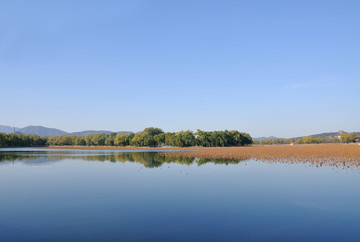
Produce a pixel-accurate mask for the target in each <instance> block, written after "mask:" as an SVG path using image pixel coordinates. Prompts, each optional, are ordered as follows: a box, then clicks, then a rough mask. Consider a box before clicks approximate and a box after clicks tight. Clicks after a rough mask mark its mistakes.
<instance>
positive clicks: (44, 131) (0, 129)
mask: <svg viewBox="0 0 360 242" xmlns="http://www.w3.org/2000/svg"><path fill="white" fill-rule="evenodd" d="M13 131H14V128H13V127H10V126H5V125H0V133H12V132H13ZM15 131H16V133H17V134H36V135H39V136H50V135H77V136H85V135H87V134H101V133H105V134H110V133H113V131H109V130H85V131H80V132H73V133H69V132H65V131H63V130H60V129H54V128H48V127H44V126H27V127H25V128H15ZM116 133H117V134H119V133H126V134H130V133H133V132H131V131H118V132H116Z"/></svg>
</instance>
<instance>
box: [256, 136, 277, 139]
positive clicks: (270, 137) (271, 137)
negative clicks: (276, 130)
mask: <svg viewBox="0 0 360 242" xmlns="http://www.w3.org/2000/svg"><path fill="white" fill-rule="evenodd" d="M253 139H254V140H268V139H279V138H277V137H274V136H269V137H259V138H253Z"/></svg>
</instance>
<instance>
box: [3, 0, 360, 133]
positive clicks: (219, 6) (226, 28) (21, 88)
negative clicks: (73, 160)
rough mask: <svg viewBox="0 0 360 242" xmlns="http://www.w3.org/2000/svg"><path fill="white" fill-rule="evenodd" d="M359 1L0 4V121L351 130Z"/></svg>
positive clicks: (67, 126)
mask: <svg viewBox="0 0 360 242" xmlns="http://www.w3.org/2000/svg"><path fill="white" fill-rule="evenodd" d="M359 13H360V1H357V0H355V1H346V0H339V1H330V0H324V1H316V0H311V1H288V0H286V1H269V0H264V1H256V0H255V1H254V0H249V1H240V0H238V1H220V0H219V1H209V0H207V1H200V0H195V1H194V0H192V1H135V0H131V1H100V0H99V1H77V0H75V1H73V0H71V1H64V0H61V1H16V0H9V1H3V0H0V88H1V89H0V90H1V91H0V111H1V114H0V124H2V125H10V126H16V127H24V126H27V125H43V126H47V127H53V128H60V129H63V130H65V131H69V132H72V131H80V130H85V129H107V130H113V131H119V130H131V131H140V130H142V129H144V128H145V127H149V126H156V127H160V128H162V129H163V130H164V131H180V130H187V129H190V130H194V131H196V129H198V128H199V129H202V130H224V129H229V130H231V129H236V130H240V131H244V132H249V133H250V134H251V135H252V136H253V137H259V136H270V135H273V136H277V137H293V136H302V135H309V134H314V133H320V132H326V131H338V130H340V129H342V130H345V131H360V102H359V96H360V95H359V93H360V14H359Z"/></svg>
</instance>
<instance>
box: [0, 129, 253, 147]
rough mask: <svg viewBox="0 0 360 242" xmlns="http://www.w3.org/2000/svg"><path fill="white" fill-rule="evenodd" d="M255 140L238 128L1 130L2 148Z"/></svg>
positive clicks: (217, 144)
mask: <svg viewBox="0 0 360 242" xmlns="http://www.w3.org/2000/svg"><path fill="white" fill-rule="evenodd" d="M252 143H253V140H252V138H251V136H250V135H249V134H248V133H244V132H239V131H237V130H231V131H228V130H225V131H212V132H207V131H202V130H197V132H196V133H194V132H192V131H190V130H187V131H180V132H177V133H171V132H167V133H165V132H164V131H163V130H162V129H160V128H153V127H150V128H146V129H144V131H142V132H139V133H136V134H134V133H130V134H126V133H119V134H116V133H111V134H104V133H101V134H88V135H86V136H75V135H58V136H48V137H40V136H37V135H35V134H13V133H11V134H5V133H0V147H38V146H99V147H100V146H109V147H110V146H121V147H125V146H135V147H158V146H172V147H193V146H202V147H227V146H246V145H251V144H252Z"/></svg>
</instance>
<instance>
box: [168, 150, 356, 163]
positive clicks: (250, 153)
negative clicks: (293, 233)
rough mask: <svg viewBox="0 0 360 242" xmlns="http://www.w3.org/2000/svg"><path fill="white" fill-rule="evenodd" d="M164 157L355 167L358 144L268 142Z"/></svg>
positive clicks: (176, 152) (177, 153) (175, 153)
mask: <svg viewBox="0 0 360 242" xmlns="http://www.w3.org/2000/svg"><path fill="white" fill-rule="evenodd" d="M162 155H164V156H166V157H183V158H204V159H214V160H216V159H229V160H248V159H254V160H262V161H266V162H281V163H311V164H312V165H314V166H318V167H321V166H335V167H346V168H355V167H359V166H360V145H355V144H316V145H293V146H292V145H269V146H250V147H216V148H201V149H196V150H183V151H175V152H164V153H162Z"/></svg>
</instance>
